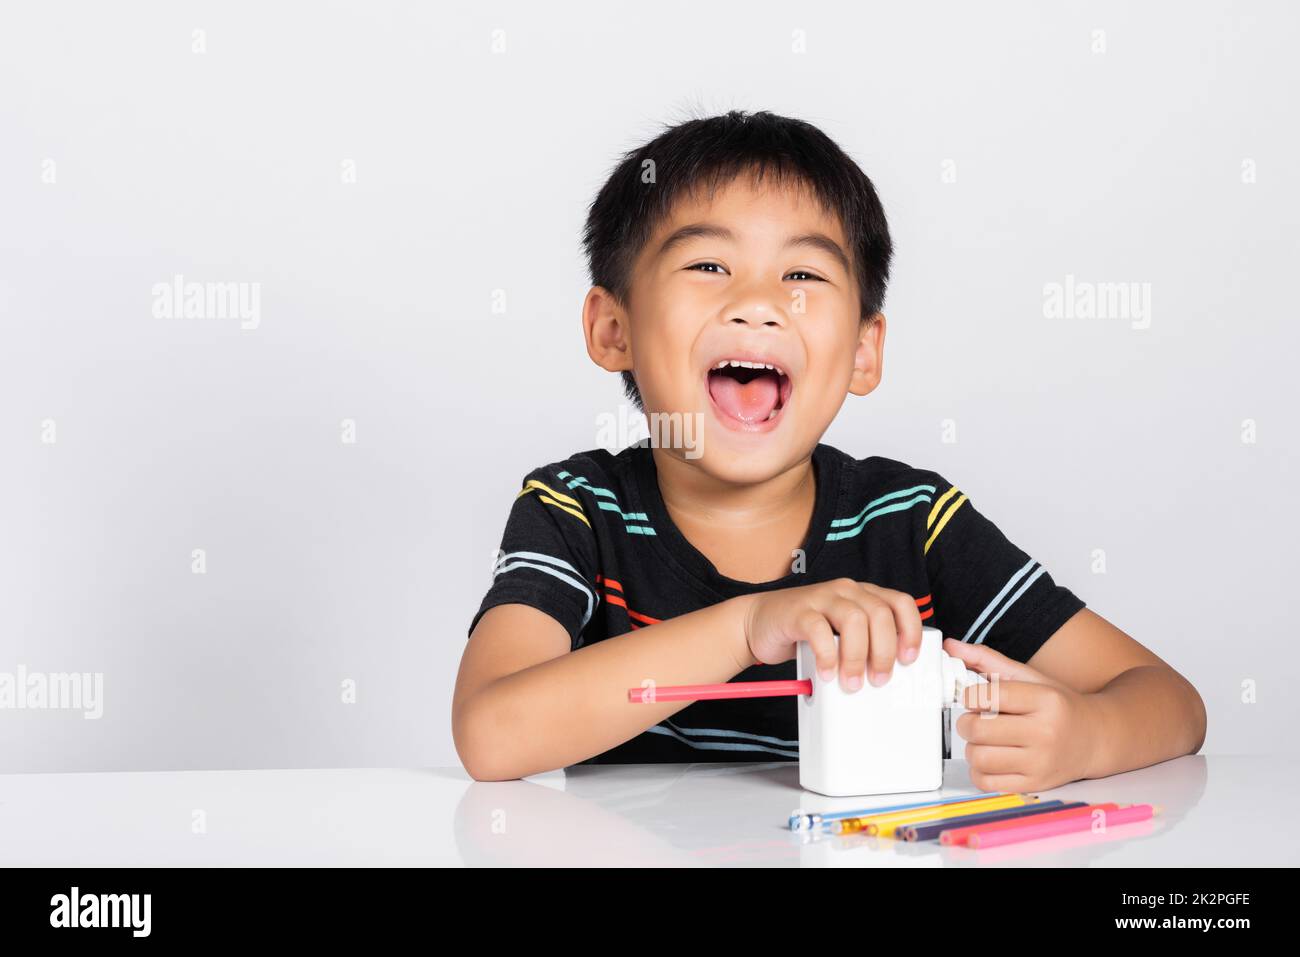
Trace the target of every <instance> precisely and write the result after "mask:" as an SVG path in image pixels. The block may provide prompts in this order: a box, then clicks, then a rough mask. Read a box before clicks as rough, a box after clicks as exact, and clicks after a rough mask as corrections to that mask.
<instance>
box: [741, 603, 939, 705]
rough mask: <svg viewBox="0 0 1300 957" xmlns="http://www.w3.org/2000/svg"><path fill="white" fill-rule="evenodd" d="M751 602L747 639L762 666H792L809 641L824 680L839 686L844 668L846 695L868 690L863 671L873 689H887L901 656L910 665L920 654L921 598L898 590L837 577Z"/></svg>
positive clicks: (843, 679)
mask: <svg viewBox="0 0 1300 957" xmlns="http://www.w3.org/2000/svg"><path fill="white" fill-rule="evenodd" d="M749 597H750V598H751V603H750V605H749V609H748V611H747V613H746V615H745V640H746V642H747V643H748V645H749V651H750V654H752V655H753V656H754V658H755V659H756V660H757V661H759V662H761V663H763V664H769V665H775V664H780V663H781V662H783V661H789V660H790V659H791V658H793V657H794V656H795V654H796V653H797V652H798V649H797V648H796V643H797V642H800V641H806V642H808V644H809V645H810V646H811V648H812V653H813V656H814V657H815V658H816V660H817V672H818V674H819V675H821V678H822V680H823V681H833V680H834V679H835V672H836V670H837V669H838V671H839V678H840V686H841V687H842V688H843V689H844V690H845V691H857V690H858V689H859V688H861V687H862V681H863V672H864V670H865V671H867V678H868V680H870V681H871V683H872V684H873V685H876V686H879V685H883V684H885V683H886V682H888V681H889V676H890V673H891V671H892V670H893V667H894V660H895V658H897V660H898V661H900V662H901V663H902V664H910V663H911V662H912V661H914V660H916V656H917V654H918V653H919V651H920V648H921V613H920V611H919V610H918V609H917V607H916V600H915V599H914V598H912V596H911V595H908V594H906V593H905V592H901V591H895V590H894V589H892V588H880V587H878V586H876V585H871V584H868V583H867V582H859V581H854V580H853V579H852V578H837V579H835V580H833V581H828V582H819V583H817V584H815V585H802V586H800V587H798V588H782V589H778V590H776V591H769V592H757V593H753V594H751V595H750V596H749ZM837 634H838V635H839V636H840V641H839V648H838V649H837V648H836V646H835V637H834V636H835V635H837ZM868 665H869V666H870V667H869V668H868Z"/></svg>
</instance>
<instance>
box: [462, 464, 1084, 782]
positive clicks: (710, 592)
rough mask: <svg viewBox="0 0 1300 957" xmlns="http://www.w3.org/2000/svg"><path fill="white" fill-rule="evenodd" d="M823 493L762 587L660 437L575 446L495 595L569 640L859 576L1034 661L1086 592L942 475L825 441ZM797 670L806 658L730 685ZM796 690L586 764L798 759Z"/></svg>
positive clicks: (951, 626)
mask: <svg viewBox="0 0 1300 957" xmlns="http://www.w3.org/2000/svg"><path fill="white" fill-rule="evenodd" d="M812 460H813V469H814V473H815V476H816V482H817V498H816V504H815V506H814V509H813V517H812V522H811V524H810V526H809V530H808V535H807V538H806V540H805V541H804V543H803V546H802V552H803V554H802V564H796V560H797V556H795V555H792V556H791V563H792V567H796V568H798V569H799V570H796V571H792V572H791V574H789V575H786V576H785V577H783V578H780V579H777V580H775V581H770V582H763V583H758V584H755V583H752V582H742V581H737V580H735V579H732V578H728V577H726V576H725V575H722V574H720V573H719V572H718V570H717V569H716V568H715V567H714V565H713V563H712V562H710V561H709V560H708V559H707V558H706V557H705V556H704V554H703V553H701V552H700V551H699V550H697V549H696V548H695V547H694V546H693V545H691V543H690V542H689V541H688V540H687V539H686V537H685V536H684V535H682V533H681V532H680V531H679V530H678V529H677V527H676V526H675V525H674V524H673V522H672V520H671V518H670V517H669V515H668V511H667V508H666V507H665V505H664V502H663V498H662V496H661V494H660V491H659V481H658V475H657V471H656V468H655V464H654V457H653V454H652V452H651V449H650V447H649V445H648V444H646V443H644V442H643V443H641V444H639V445H633V446H629V447H628V448H625V449H623V450H622V451H621V452H619V453H618V454H617V455H615V454H611V453H610V452H608V451H606V450H604V449H596V450H593V451H589V452H578V453H574V454H573V455H571V456H570V457H569V458H567V459H565V460H564V461H562V462H556V463H554V464H552V465H547V466H543V467H541V468H537V469H534V470H532V471H531V472H529V473H528V474H527V475H526V476H525V477H524V480H523V486H522V488H521V489H520V491H519V493H518V495H517V497H516V498H515V501H514V504H513V506H512V507H511V510H510V516H509V519H508V520H507V522H506V528H505V533H504V535H503V537H502V541H501V549H500V552H499V556H498V560H497V563H496V567H495V572H494V577H493V583H492V585H491V587H490V588H489V589H488V592H487V595H486V596H485V597H484V599H483V602H482V604H481V606H480V607H479V610H478V612H477V613H476V614H475V615H474V619H473V621H471V622H470V627H469V631H470V632H471V633H472V632H473V630H474V626H475V625H476V624H478V620H479V618H481V617H482V615H483V613H484V612H486V611H487V610H488V609H489V608H491V607H493V606H494V605H500V604H505V603H512V602H517V603H521V604H525V605H531V606H533V607H535V608H539V609H541V610H542V611H544V612H546V613H547V614H548V615H550V616H551V617H553V618H554V619H555V620H556V621H558V622H559V623H560V624H561V625H563V626H564V627H565V629H566V630H567V631H568V632H569V637H570V639H571V641H572V645H571V650H576V649H578V648H581V647H584V646H586V645H590V644H592V643H593V642H597V641H602V640H604V639H605V638H609V637H611V636H613V635H620V634H624V633H626V632H628V631H630V630H635V629H638V628H644V627H648V626H650V625H653V624H654V623H655V622H657V621H662V620H664V619H668V618H673V617H675V616H677V615H684V614H687V613H689V612H692V611H697V610H699V609H700V608H704V607H707V606H709V605H713V604H716V603H718V602H720V601H723V600H725V599H728V598H733V597H736V596H738V595H744V594H751V593H753V592H761V591H770V590H772V589H777V588H793V587H797V586H801V585H810V584H815V583H817V582H822V581H828V580H830V579H834V578H845V577H847V578H852V579H854V580H855V581H863V582H870V583H872V584H874V585H879V586H881V587H884V588H893V589H897V590H898V591H902V592H906V593H907V594H909V595H911V596H912V597H913V598H914V599H915V600H916V604H917V608H918V609H919V610H920V612H921V618H922V621H923V623H924V624H926V625H929V626H931V627H934V628H938V629H940V630H941V631H942V632H943V634H944V636H945V637H952V638H960V639H962V640H963V641H969V642H982V643H983V644H985V645H988V646H989V647H990V648H993V649H995V650H997V651H1000V652H1002V653H1003V654H1005V655H1006V656H1007V657H1009V658H1013V659H1015V660H1017V661H1027V660H1029V658H1030V657H1031V656H1032V655H1033V654H1034V652H1035V651H1037V650H1038V648H1039V646H1041V645H1042V644H1043V643H1044V642H1045V641H1047V639H1048V638H1050V637H1051V636H1052V635H1053V634H1054V633H1055V632H1056V630H1057V629H1058V628H1060V627H1061V625H1063V624H1064V623H1065V622H1066V621H1067V620H1068V619H1069V618H1071V617H1072V616H1073V615H1074V614H1075V613H1076V612H1078V611H1079V610H1080V609H1081V608H1083V607H1084V603H1083V601H1081V600H1080V599H1079V598H1078V597H1076V596H1075V595H1074V593H1073V592H1071V591H1070V590H1069V589H1067V588H1065V587H1064V586H1063V585H1058V584H1056V583H1054V582H1053V581H1052V578H1051V576H1050V575H1049V574H1048V573H1047V570H1046V569H1045V568H1044V567H1043V566H1042V565H1041V564H1040V563H1039V562H1037V561H1035V560H1034V559H1033V558H1031V557H1030V556H1029V555H1028V554H1026V553H1025V552H1023V551H1021V550H1020V549H1019V548H1018V547H1017V546H1016V545H1014V544H1012V543H1011V542H1010V541H1009V540H1008V539H1007V538H1006V536H1005V535H1003V534H1002V532H1001V531H999V530H998V528H997V527H996V526H995V525H994V524H993V523H992V522H991V521H989V520H988V519H987V518H985V517H984V516H983V515H982V514H981V513H980V512H978V511H976V509H975V506H974V505H973V504H972V503H971V501H970V499H968V498H967V497H966V495H965V494H963V493H962V491H961V490H960V489H958V488H957V487H956V486H954V485H953V484H952V483H951V482H949V481H948V480H947V479H945V478H943V477H942V476H940V475H939V474H938V473H936V472H931V471H926V470H923V469H917V468H912V467H911V466H909V465H905V464H903V463H902V462H896V461H894V460H892V459H887V458H882V457H880V456H872V457H870V458H865V459H854V458H853V457H852V456H850V455H847V454H846V453H844V452H841V451H840V450H838V449H836V448H833V447H831V446H829V445H826V444H824V443H822V444H818V445H817V447H816V449H815V450H814V451H813V456H812ZM794 677H795V663H794V661H793V660H791V661H788V662H784V663H782V664H779V665H763V664H760V665H755V666H754V667H751V668H748V669H746V670H745V671H743V672H741V673H740V674H738V675H736V676H735V678H733V679H732V680H733V681H763V680H771V679H790V678H794ZM795 705H796V699H794V698H789V697H786V698H748V699H736V700H730V701H696V702H692V703H691V704H690V705H688V706H687V707H685V708H683V709H682V710H680V711H678V712H677V713H676V714H674V715H672V716H671V717H670V718H669V719H667V720H665V721H663V722H661V723H659V724H658V725H656V726H654V727H652V728H650V729H648V730H647V731H645V732H643V733H641V734H638V735H637V736H636V737H634V738H632V739H631V740H629V741H626V742H624V743H623V744H620V745H618V746H617V747H614V748H611V749H610V750H608V751H606V752H604V753H603V754H599V755H596V756H595V757H593V758H591V759H589V760H588V761H584V762H582V763H584V764H629V763H636V764H642V763H644V764H655V763H666V762H693V761H771V760H782V759H788V760H797V759H798V757H799V740H798V739H799V733H798V726H797V720H796V712H795Z"/></svg>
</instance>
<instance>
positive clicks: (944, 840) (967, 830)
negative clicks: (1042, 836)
mask: <svg viewBox="0 0 1300 957" xmlns="http://www.w3.org/2000/svg"><path fill="white" fill-rule="evenodd" d="M1097 808H1101V809H1103V810H1106V811H1116V810H1119V805H1118V804H1084V805H1083V807H1072V808H1069V809H1061V808H1058V809H1057V810H1055V811H1049V812H1048V813H1047V814H1045V815H1044V816H1043V817H1042V820H1043V821H1055V820H1058V819H1059V818H1064V817H1075V816H1077V815H1080V814H1091V813H1092V812H1093V811H1094V810H1096V809H1097ZM1017 823H1018V822H1016V821H1005V822H1002V823H994V824H974V825H971V826H969V827H955V828H952V829H950V830H945V831H941V832H940V834H939V843H940V844H965V843H966V839H967V838H969V837H970V836H971V835H972V834H974V833H975V832H976V831H992V830H1002V829H1004V828H1009V827H1015V826H1017Z"/></svg>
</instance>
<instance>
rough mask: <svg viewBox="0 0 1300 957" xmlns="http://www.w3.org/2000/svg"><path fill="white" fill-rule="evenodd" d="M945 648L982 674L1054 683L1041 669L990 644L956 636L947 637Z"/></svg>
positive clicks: (968, 666)
mask: <svg viewBox="0 0 1300 957" xmlns="http://www.w3.org/2000/svg"><path fill="white" fill-rule="evenodd" d="M943 650H944V651H946V652H948V654H950V655H952V656H953V657H954V658H960V659H961V660H962V663H963V664H965V665H966V667H967V668H970V669H972V670H973V671H976V672H978V673H979V674H982V675H987V674H993V673H997V674H1000V675H1002V677H1003V678H1011V679H1013V680H1015V681H1036V682H1038V683H1039V684H1053V682H1052V680H1051V679H1050V678H1048V677H1047V676H1046V675H1045V674H1043V673H1042V672H1041V671H1038V670H1037V669H1036V668H1031V667H1029V665H1027V664H1024V663H1023V662H1019V661H1016V660H1015V659H1014V658H1008V657H1007V656H1006V655H1004V654H1002V653H1001V652H1000V651H994V650H993V649H992V648H990V647H989V646H988V645H978V644H974V643H972V642H969V641H960V640H958V639H956V638H945V639H944V641H943Z"/></svg>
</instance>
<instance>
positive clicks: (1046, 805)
mask: <svg viewBox="0 0 1300 957" xmlns="http://www.w3.org/2000/svg"><path fill="white" fill-rule="evenodd" d="M1083 804H1084V802H1083V801H1076V802H1074V803H1073V804H1068V805H1067V804H1066V803H1065V802H1064V801H1039V802H1038V803H1037V804H1022V805H1021V806H1020V807H1009V808H1003V809H1002V810H998V811H980V812H979V813H977V814H962V815H959V816H957V817H945V818H940V819H939V820H937V821H932V822H930V823H928V824H909V825H907V826H906V827H900V828H899V829H898V830H897V831H896V832H895V833H894V837H896V838H898V839H900V840H903V841H932V840H934V839H935V838H937V837H938V836H939V835H940V834H942V833H943V832H944V831H946V830H948V829H949V828H954V827H967V826H970V827H975V826H977V825H979V824H992V823H993V822H995V821H1009V820H1012V819H1013V818H1023V817H1029V816H1030V815H1034V814H1046V813H1048V812H1049V811H1061V810H1065V809H1066V808H1067V807H1082V806H1083Z"/></svg>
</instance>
